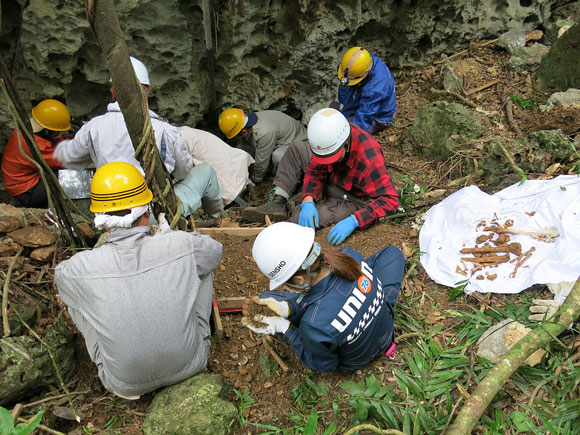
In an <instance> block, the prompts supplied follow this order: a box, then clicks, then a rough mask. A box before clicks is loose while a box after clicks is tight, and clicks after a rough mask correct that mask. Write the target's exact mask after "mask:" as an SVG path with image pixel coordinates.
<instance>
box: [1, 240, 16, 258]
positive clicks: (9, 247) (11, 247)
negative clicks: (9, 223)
mask: <svg viewBox="0 0 580 435" xmlns="http://www.w3.org/2000/svg"><path fill="white" fill-rule="evenodd" d="M18 248H19V246H18V245H17V244H16V243H10V242H0V257H12V256H13V255H14V254H16V253H17V252H18Z"/></svg>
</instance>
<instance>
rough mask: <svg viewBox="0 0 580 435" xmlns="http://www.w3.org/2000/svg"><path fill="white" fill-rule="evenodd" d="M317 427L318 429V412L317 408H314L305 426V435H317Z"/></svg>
mask: <svg viewBox="0 0 580 435" xmlns="http://www.w3.org/2000/svg"><path fill="white" fill-rule="evenodd" d="M317 427H318V412H316V408H313V409H312V411H310V415H309V416H308V420H306V424H305V425H304V432H303V434H304V435H315V434H316V428H317Z"/></svg>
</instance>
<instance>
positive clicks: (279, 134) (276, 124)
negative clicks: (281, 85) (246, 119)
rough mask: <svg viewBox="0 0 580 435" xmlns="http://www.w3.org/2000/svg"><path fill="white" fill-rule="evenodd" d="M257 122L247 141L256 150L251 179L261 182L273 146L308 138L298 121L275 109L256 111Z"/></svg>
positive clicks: (268, 163)
mask: <svg viewBox="0 0 580 435" xmlns="http://www.w3.org/2000/svg"><path fill="white" fill-rule="evenodd" d="M256 115H257V116H258V122H257V123H256V124H255V125H254V126H253V127H252V134H251V135H250V137H249V142H250V144H252V146H253V147H254V148H255V150H256V155H255V160H256V163H255V164H254V173H253V174H252V180H254V181H256V182H261V181H262V180H263V179H264V176H265V175H266V171H267V170H268V166H269V165H270V158H271V157H272V152H273V151H274V149H275V148H277V147H279V146H281V145H290V144H291V143H292V142H296V141H304V140H307V139H308V135H307V133H306V128H304V126H303V125H302V123H301V122H300V121H297V120H295V119H294V118H292V117H290V116H288V115H286V114H285V113H282V112H279V111H277V110H263V111H261V112H256Z"/></svg>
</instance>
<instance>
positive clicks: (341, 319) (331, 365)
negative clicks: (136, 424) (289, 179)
mask: <svg viewBox="0 0 580 435" xmlns="http://www.w3.org/2000/svg"><path fill="white" fill-rule="evenodd" d="M252 255H253V257H254V261H255V262H256V264H257V265H258V267H259V268H260V270H261V271H262V273H264V275H266V276H267V277H268V278H269V279H270V290H275V289H276V288H278V287H280V286H281V285H283V284H284V285H286V286H288V287H290V288H292V289H295V290H297V291H298V292H297V293H289V292H281V291H269V292H262V293H260V295H259V296H258V297H256V298H254V301H255V302H256V303H258V304H261V305H266V306H268V307H269V308H270V309H271V310H272V311H274V312H275V313H276V314H277V316H264V315H260V314H258V315H256V316H254V318H253V319H248V318H244V319H243V323H244V325H246V326H247V327H248V328H250V329H251V330H252V331H254V332H256V333H261V334H268V335H272V334H275V333H281V334H284V340H286V341H287V342H288V343H289V344H290V345H291V346H292V348H293V349H294V351H295V352H296V353H297V355H298V356H299V357H300V359H301V360H302V361H303V362H304V364H306V366H308V367H309V368H310V369H312V370H317V371H321V372H325V371H331V370H335V369H338V368H341V369H348V370H357V369H360V368H362V367H365V366H366V365H367V364H369V363H370V362H371V361H372V360H373V359H374V358H376V357H377V356H379V355H381V354H384V353H385V352H387V351H388V350H389V349H390V348H391V346H392V344H393V340H394V307H395V304H396V302H397V298H398V296H399V290H400V287H401V282H402V279H403V272H404V267H405V259H404V257H403V254H402V253H401V251H400V250H399V249H398V248H396V247H394V246H387V247H385V248H383V249H381V250H380V251H378V252H377V253H375V254H373V255H371V256H370V257H368V258H366V259H365V258H364V257H363V256H362V255H361V254H359V253H358V252H356V251H355V250H353V249H350V248H347V249H341V250H340V251H339V252H334V253H328V254H322V253H321V250H320V245H319V244H318V243H316V242H315V241H314V229H313V228H309V227H302V226H300V225H297V224H293V223H290V222H279V223H275V224H273V225H271V226H269V227H268V228H266V229H264V230H263V231H262V232H261V233H260V234H259V235H258V237H257V238H256V241H255V242H254V246H253V249H252ZM260 324H262V325H260Z"/></svg>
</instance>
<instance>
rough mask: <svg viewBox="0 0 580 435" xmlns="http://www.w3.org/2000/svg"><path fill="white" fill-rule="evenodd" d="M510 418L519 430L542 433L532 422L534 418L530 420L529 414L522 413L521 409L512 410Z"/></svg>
mask: <svg viewBox="0 0 580 435" xmlns="http://www.w3.org/2000/svg"><path fill="white" fill-rule="evenodd" d="M512 420H513V422H514V424H515V425H516V427H517V428H518V430H519V431H520V432H529V431H532V432H534V433H535V434H541V433H542V432H541V431H539V429H538V428H537V427H536V425H535V424H534V420H532V418H531V417H530V416H529V415H527V414H524V413H523V412H521V411H514V412H513V414H512Z"/></svg>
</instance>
